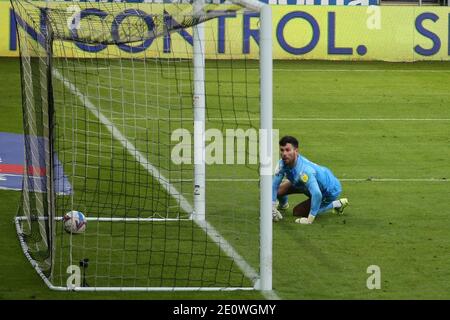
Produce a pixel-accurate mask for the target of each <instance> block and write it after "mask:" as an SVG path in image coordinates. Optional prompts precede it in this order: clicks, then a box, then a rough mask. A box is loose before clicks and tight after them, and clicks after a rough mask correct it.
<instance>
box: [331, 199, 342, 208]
mask: <svg viewBox="0 0 450 320" xmlns="http://www.w3.org/2000/svg"><path fill="white" fill-rule="evenodd" d="M340 207H342V203H341V201H340V200H334V201H333V208H340Z"/></svg>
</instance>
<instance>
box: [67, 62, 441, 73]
mask: <svg viewBox="0 0 450 320" xmlns="http://www.w3.org/2000/svg"><path fill="white" fill-rule="evenodd" d="M143 65H144V64H143ZM69 68H70V66H69ZM72 68H74V69H82V70H85V69H86V70H91V69H93V70H105V69H110V70H113V71H114V69H117V70H123V69H127V68H129V67H123V66H105V67H95V66H86V67H83V66H76V67H72ZM175 68H176V70H177V71H179V70H192V69H193V67H192V66H176V67H175V66H167V67H165V66H161V67H160V68H159V69H160V70H162V71H165V70H168V71H171V70H175ZM142 69H143V70H145V67H143V68H142ZM272 70H273V72H295V73H298V72H393V73H395V72H397V73H450V69H442V70H438V69H344V68H342V69H339V68H335V69H299V68H295V67H294V68H291V69H286V68H273V69H272ZM205 71H207V72H211V71H216V72H225V71H249V72H260V69H257V68H232V69H231V68H220V67H219V68H205Z"/></svg>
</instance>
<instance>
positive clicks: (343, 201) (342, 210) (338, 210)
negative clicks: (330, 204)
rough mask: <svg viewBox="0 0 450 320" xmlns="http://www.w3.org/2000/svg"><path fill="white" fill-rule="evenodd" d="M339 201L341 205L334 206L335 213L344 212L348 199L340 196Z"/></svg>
mask: <svg viewBox="0 0 450 320" xmlns="http://www.w3.org/2000/svg"><path fill="white" fill-rule="evenodd" d="M339 202H340V203H341V206H340V207H339V208H334V209H333V212H334V213H335V214H339V215H341V214H344V209H345V208H346V207H347V206H348V199H347V198H342V199H339Z"/></svg>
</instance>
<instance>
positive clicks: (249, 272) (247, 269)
mask: <svg viewBox="0 0 450 320" xmlns="http://www.w3.org/2000/svg"><path fill="white" fill-rule="evenodd" d="M52 73H53V76H54V77H55V78H57V79H58V80H60V81H61V82H62V83H63V84H64V86H65V87H66V88H67V89H68V90H70V91H71V92H72V94H74V95H75V96H76V97H77V98H78V99H79V100H80V102H81V103H82V104H83V105H84V106H85V107H86V108H87V109H89V111H90V112H91V113H92V114H93V115H94V116H96V117H97V118H98V119H99V120H100V122H101V123H102V124H103V125H104V126H105V127H106V128H107V129H108V130H109V131H110V132H111V134H112V135H113V137H114V139H116V140H118V141H119V142H120V143H121V144H122V146H123V147H124V148H125V150H127V151H128V153H129V154H130V155H131V156H132V157H134V158H135V159H136V161H137V162H138V163H139V164H141V165H142V166H143V167H144V168H145V169H147V171H148V172H149V173H150V174H151V175H152V176H153V177H155V178H156V179H158V180H159V181H160V183H161V185H162V186H163V187H164V189H165V190H166V191H167V193H169V194H170V195H171V196H172V197H174V198H175V200H176V201H177V202H179V204H180V207H181V209H182V210H184V211H185V212H187V213H192V212H193V208H192V206H191V204H190V203H189V202H188V201H187V199H186V198H185V197H184V196H183V195H182V194H180V193H179V192H178V190H177V189H176V188H175V187H174V186H173V185H172V184H171V183H170V181H169V180H168V179H167V178H165V177H164V176H163V175H162V174H161V173H160V172H159V170H158V169H157V168H155V167H154V166H153V165H152V164H151V163H150V162H149V161H148V160H147V159H146V157H145V156H144V155H143V154H142V153H141V152H139V151H138V150H137V149H136V147H135V146H134V145H133V144H132V143H131V142H130V141H129V140H128V139H127V138H126V137H125V136H123V134H122V133H121V132H120V131H119V130H118V129H117V128H116V126H115V125H114V124H113V123H112V122H111V121H110V120H109V119H108V118H106V117H105V116H104V115H103V114H102V113H101V112H100V110H98V108H97V107H96V106H95V105H94V104H93V103H92V102H91V101H90V100H89V99H88V98H87V97H86V96H85V95H84V94H83V93H82V92H80V91H79V90H78V88H77V87H75V85H74V84H72V83H71V82H70V81H69V80H67V79H65V78H64V76H63V75H61V73H60V72H59V71H58V70H56V69H53V70H52ZM194 222H196V223H197V225H198V226H199V227H200V228H202V229H203V231H204V232H205V233H206V234H207V235H208V236H209V237H210V238H211V239H212V240H213V241H214V242H215V243H216V244H217V245H218V246H219V248H220V249H221V250H223V251H224V252H225V253H226V254H227V255H228V256H229V257H231V258H232V259H233V260H234V261H235V262H236V264H237V265H238V266H239V268H240V269H241V270H242V272H243V273H244V274H245V276H246V277H247V278H249V279H250V280H252V281H255V279H259V274H258V273H257V272H256V271H255V270H254V269H253V268H252V267H251V266H250V265H249V264H248V263H247V262H246V261H245V260H244V259H243V258H242V257H241V256H240V255H239V254H238V253H237V252H236V250H235V249H234V248H233V247H232V246H231V245H230V244H229V243H228V241H226V240H225V239H224V238H223V237H222V235H221V234H220V233H219V232H218V231H217V230H216V229H215V228H214V227H213V226H212V225H211V224H210V223H208V222H207V221H198V220H196V219H194ZM261 293H262V294H263V295H264V296H265V297H266V298H267V299H272V300H280V298H279V297H278V296H277V295H276V293H275V292H273V291H270V292H265V291H261Z"/></svg>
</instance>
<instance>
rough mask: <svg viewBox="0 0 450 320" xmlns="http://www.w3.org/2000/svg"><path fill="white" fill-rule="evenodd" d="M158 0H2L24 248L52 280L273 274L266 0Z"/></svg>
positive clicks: (267, 285)
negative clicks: (20, 170) (6, 13)
mask: <svg viewBox="0 0 450 320" xmlns="http://www.w3.org/2000/svg"><path fill="white" fill-rule="evenodd" d="M158 2H159V3H127V2H89V3H83V2H67V1H64V2H59V1H51V2H40V1H31V0H11V3H12V5H13V8H14V18H15V21H16V26H17V30H18V37H19V44H20V58H21V73H22V101H23V102H22V105H23V123H24V134H25V161H26V164H25V173H24V180H23V192H22V198H21V202H20V206H19V210H18V214H17V217H16V229H17V232H18V235H19V239H20V242H21V245H22V249H23V251H24V253H25V255H26V257H27V258H28V260H29V261H30V262H31V263H32V265H33V267H34V268H35V269H36V271H37V272H38V274H39V275H40V276H41V277H42V279H43V280H44V281H45V283H46V284H47V285H48V286H49V287H50V288H52V289H58V290H69V289H70V290H215V289H218V290H230V289H263V290H270V289H271V241H272V233H271V227H272V226H271V212H270V206H271V199H270V194H271V186H270V184H271V176H270V174H271V172H270V173H269V171H270V169H271V164H269V163H268V162H267V161H266V162H264V163H263V161H262V160H263V159H264V155H269V157H268V158H270V156H271V150H272V149H271V137H270V136H271V117H272V113H271V112H272V111H271V108H272V105H271V99H272V98H271V90H272V88H271V81H272V80H271V79H272V78H271V66H272V65H271V63H272V62H271V14H270V7H268V6H266V5H263V4H260V3H259V2H255V1H232V2H229V3H228V2H227V3H220V2H221V1H214V2H211V1H196V2H190V1H164V3H162V2H160V1H158ZM264 21H269V22H268V23H267V22H266V23H265V24H264ZM264 48H265V49H264ZM261 129H264V130H261ZM265 132H270V133H269V134H265ZM264 138H265V140H264ZM263 140H264V142H263V143H262V141H263ZM266 160H267V159H266ZM69 211H79V212H82V213H83V215H84V216H85V217H86V220H87V224H86V229H85V230H84V231H83V232H81V233H69V232H67V231H65V229H64V224H63V222H62V220H63V217H64V215H65V214H66V213H67V212H69Z"/></svg>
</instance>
